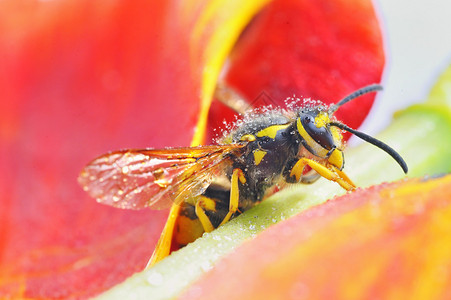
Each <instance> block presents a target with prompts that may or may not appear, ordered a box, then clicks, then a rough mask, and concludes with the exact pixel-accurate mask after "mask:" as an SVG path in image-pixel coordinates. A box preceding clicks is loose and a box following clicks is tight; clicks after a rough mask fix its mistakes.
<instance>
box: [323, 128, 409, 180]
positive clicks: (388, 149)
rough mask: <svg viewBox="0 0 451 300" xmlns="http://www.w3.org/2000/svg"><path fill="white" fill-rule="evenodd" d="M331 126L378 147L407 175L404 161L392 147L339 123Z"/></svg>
mask: <svg viewBox="0 0 451 300" xmlns="http://www.w3.org/2000/svg"><path fill="white" fill-rule="evenodd" d="M330 125H331V126H336V127H338V128H340V129H343V130H346V131H348V132H350V133H352V134H354V135H355V136H357V137H359V138H361V139H362V140H364V141H366V142H368V143H370V144H373V145H374V146H376V147H378V148H379V149H382V150H384V151H385V152H386V153H388V154H389V155H390V156H391V157H393V159H394V160H396V162H397V163H398V164H399V165H400V166H401V168H402V170H403V171H404V173H406V174H407V171H408V170H409V169H408V167H407V164H406V162H405V161H404V159H403V158H402V157H401V155H399V153H398V152H396V151H395V150H394V149H393V148H392V147H390V146H389V145H387V144H385V143H383V142H381V141H379V140H378V139H376V138H373V137H372V136H370V135H368V134H366V133H363V132H360V131H357V130H355V129H352V128H351V127H348V126H346V125H345V124H342V123H339V122H331V123H330Z"/></svg>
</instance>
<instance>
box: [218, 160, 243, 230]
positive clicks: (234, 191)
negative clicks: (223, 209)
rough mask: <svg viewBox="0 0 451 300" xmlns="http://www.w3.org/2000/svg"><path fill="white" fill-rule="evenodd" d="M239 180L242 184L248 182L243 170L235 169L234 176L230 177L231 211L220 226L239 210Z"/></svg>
mask: <svg viewBox="0 0 451 300" xmlns="http://www.w3.org/2000/svg"><path fill="white" fill-rule="evenodd" d="M238 180H239V181H240V182H241V183H242V184H245V183H246V178H245V177H244V174H243V171H242V170H241V169H234V170H233V173H232V178H231V179H230V181H231V187H230V201H229V212H228V213H227V215H226V216H225V217H224V219H223V220H222V222H221V224H219V226H221V225H223V224H225V223H227V222H228V221H229V220H230V218H231V217H232V215H233V214H234V213H235V212H236V211H237V210H238V204H239V200H240V194H239V186H238Z"/></svg>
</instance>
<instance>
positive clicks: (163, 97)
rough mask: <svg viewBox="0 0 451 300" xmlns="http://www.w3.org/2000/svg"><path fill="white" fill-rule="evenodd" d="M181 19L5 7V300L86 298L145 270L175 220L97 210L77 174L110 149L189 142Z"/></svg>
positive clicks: (151, 11)
mask: <svg viewBox="0 0 451 300" xmlns="http://www.w3.org/2000/svg"><path fill="white" fill-rule="evenodd" d="M175 13H176V11H175V10H174V7H173V5H172V4H169V2H164V1H163V2H161V1H121V2H119V1H89V0H86V1H80V0H77V1H51V2H44V1H38V2H36V3H34V2H32V1H16V0H14V1H3V2H2V3H1V4H0V19H1V20H2V23H1V30H0V31H1V32H2V33H3V34H2V35H1V37H0V57H3V58H6V59H3V60H2V61H3V62H2V67H1V68H0V89H1V90H2V100H1V101H2V104H1V109H0V120H1V121H0V122H1V123H0V149H2V150H1V160H2V161H1V162H0V168H1V170H0V177H1V178H0V185H1V188H0V190H1V191H2V196H1V202H0V203H1V208H0V218H1V226H0V254H1V255H0V266H1V267H0V297H1V295H5V294H7V295H10V296H11V295H12V296H13V297H17V298H25V297H26V298H28V297H29V298H49V297H51V298H59V297H63V298H66V297H87V296H90V295H93V294H95V293H98V292H100V291H103V290H105V289H106V288H108V287H110V286H112V285H114V284H115V283H117V282H120V281H121V280H123V279H124V278H126V277H127V276H129V275H130V274H132V273H134V272H136V271H138V270H141V269H142V268H143V267H144V266H145V264H146V262H147V260H148V258H149V257H150V255H151V253H152V249H153V247H154V245H155V243H156V241H157V239H158V237H159V234H160V232H161V229H162V227H163V225H164V221H165V217H166V212H164V211H163V212H162V211H147V210H146V211H140V212H134V211H122V210H119V209H114V208H110V207H107V206H103V205H100V204H97V203H96V202H95V201H94V200H93V199H91V198H89V197H88V196H87V194H85V193H84V192H83V191H82V190H81V188H80V187H79V186H78V184H77V176H78V173H79V171H80V170H81V168H82V167H83V165H84V164H85V163H87V162H88V161H90V160H91V159H93V158H94V157H96V156H98V155H99V154H102V153H104V152H106V151H109V150H114V149H118V148H124V147H127V148H137V147H148V146H150V145H152V146H154V147H162V146H176V145H185V146H187V145H189V144H190V142H191V139H192V134H193V132H194V128H195V125H196V123H197V119H198V113H199V100H198V96H197V95H199V89H200V88H199V87H200V76H193V73H195V74H199V73H200V72H201V66H199V65H197V66H194V67H193V66H190V65H188V62H189V51H188V49H189V47H188V41H189V39H188V36H189V34H188V33H189V29H190V28H189V26H186V27H183V26H182V24H179V23H177V22H175V20H177V18H176V17H175V16H174V14H175ZM191 67H193V69H191ZM5 101H6V102H5Z"/></svg>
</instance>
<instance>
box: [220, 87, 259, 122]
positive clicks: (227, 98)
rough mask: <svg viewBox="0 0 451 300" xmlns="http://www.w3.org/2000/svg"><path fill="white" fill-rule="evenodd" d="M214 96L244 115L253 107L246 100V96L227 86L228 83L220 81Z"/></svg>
mask: <svg viewBox="0 0 451 300" xmlns="http://www.w3.org/2000/svg"><path fill="white" fill-rule="evenodd" d="M214 97H215V98H216V100H218V101H220V102H222V103H223V104H225V105H227V106H228V107H230V108H231V109H233V110H234V111H236V112H237V113H239V114H242V115H243V114H245V113H246V112H247V111H249V110H250V109H252V107H251V106H250V104H249V103H248V102H247V101H246V100H244V99H245V98H244V97H243V96H242V95H240V94H239V93H238V92H237V91H236V90H234V89H232V88H231V87H229V86H227V84H226V83H224V82H218V84H217V85H216V90H215V94H214Z"/></svg>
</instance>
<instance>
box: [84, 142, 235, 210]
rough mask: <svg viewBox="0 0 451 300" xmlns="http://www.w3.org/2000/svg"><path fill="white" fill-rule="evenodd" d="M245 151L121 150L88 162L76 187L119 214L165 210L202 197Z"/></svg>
mask: <svg viewBox="0 0 451 300" xmlns="http://www.w3.org/2000/svg"><path fill="white" fill-rule="evenodd" d="M242 147H243V145H239V144H230V145H216V146H199V147H187V148H166V149H141V150H123V151H116V152H111V153H107V154H105V155H102V156H100V157H98V158H96V159H94V160H93V161H92V162H90V163H89V164H88V165H87V166H86V167H85V168H84V169H83V170H82V171H81V173H80V176H79V177H78V182H79V183H80V185H81V186H82V187H83V189H84V190H85V191H86V192H88V193H89V195H90V196H92V197H93V198H96V199H97V201H98V202H100V203H104V204H108V205H112V206H115V207H119V208H128V209H140V208H144V207H151V208H154V209H161V208H167V207H169V206H170V205H171V204H172V203H174V202H181V201H183V200H184V197H185V196H187V195H188V194H189V195H192V196H196V195H199V194H201V193H202V192H203V191H204V190H205V189H206V188H207V187H208V185H209V184H210V183H211V181H212V180H213V177H214V176H215V175H217V174H219V173H220V172H221V170H222V169H223V168H224V165H225V164H230V158H229V156H228V155H227V154H228V153H231V152H234V151H239V149H240V148H242Z"/></svg>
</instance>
